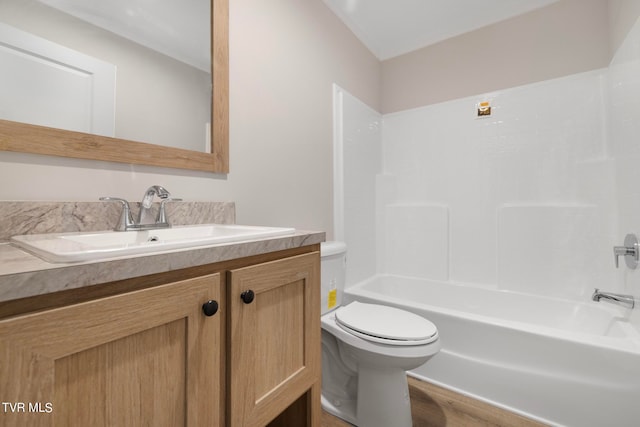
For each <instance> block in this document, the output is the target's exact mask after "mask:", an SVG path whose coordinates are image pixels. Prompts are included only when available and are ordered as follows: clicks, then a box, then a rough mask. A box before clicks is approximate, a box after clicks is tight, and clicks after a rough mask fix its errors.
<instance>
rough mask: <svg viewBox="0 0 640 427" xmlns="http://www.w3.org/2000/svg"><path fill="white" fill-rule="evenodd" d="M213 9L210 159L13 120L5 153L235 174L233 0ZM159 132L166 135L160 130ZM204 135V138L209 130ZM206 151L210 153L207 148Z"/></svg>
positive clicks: (1, 123)
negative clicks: (231, 142)
mask: <svg viewBox="0 0 640 427" xmlns="http://www.w3.org/2000/svg"><path fill="white" fill-rule="evenodd" d="M4 3H5V4H4V5H3V6H2V7H6V5H7V4H8V3H11V2H4ZM14 3H16V4H19V3H26V4H28V3H29V2H24V0H22V2H20V1H16V2H14ZM31 3H34V1H31ZM128 3H130V2H128ZM210 7H211V45H210V46H211V47H210V49H209V50H210V51H211V74H210V76H211V77H210V79H211V82H210V83H211V86H210V87H207V91H208V90H209V89H210V90H211V97H210V98H211V99H210V103H211V110H210V120H209V122H210V123H211V126H210V144H211V145H210V146H211V152H210V153H207V152H204V150H201V151H198V150H197V148H196V149H194V148H193V147H191V148H184V147H171V146H163V145H159V144H158V141H157V140H158V139H160V138H151V139H152V140H144V141H145V142H142V141H143V139H139V138H137V137H135V136H125V137H120V136H119V135H118V133H117V132H116V136H115V137H113V136H104V135H98V134H92V133H89V132H79V131H75V130H63V129H59V128H57V126H55V125H46V126H43V125H35V124H28V123H23V122H20V121H14V120H7V117H4V118H3V119H0V150H5V151H17V152H25V153H35V154H45V155H54V156H63V157H72V158H80V159H92V160H102V161H114V162H122V163H132V164H142V165H150V166H161V167H171V168H181V169H189V170H199V171H207V172H214V173H227V172H228V170H229V160H228V153H229V151H228V0H211V6H210ZM14 12H15V11H14ZM21 13H22V14H23V15H25V16H27V15H29V13H30V10H29V8H28V7H27V8H25V9H24V10H23V11H22V12H21ZM4 16H8V14H4ZM0 47H2V46H1V45H0ZM207 78H208V77H207ZM206 83H209V82H206ZM207 114H209V112H207ZM154 119H155V120H156V122H155V124H156V126H157V127H158V128H160V125H162V124H164V122H166V121H170V120H164V119H161V118H159V117H155V116H154V115H151V116H150V120H149V122H150V123H151V125H153V124H154ZM205 119H206V117H205ZM107 121H108V120H107ZM158 131H159V132H162V131H161V130H160V129H159V130H158ZM199 131H200V134H201V135H204V134H205V129H204V126H203V127H202V129H199ZM102 133H105V132H102ZM106 133H107V134H108V132H106ZM165 133H166V132H165ZM172 139H174V140H175V139H181V138H176V137H174V138H172ZM191 139H193V138H191ZM203 139H204V138H203ZM202 148H203V149H204V146H203V147H202Z"/></svg>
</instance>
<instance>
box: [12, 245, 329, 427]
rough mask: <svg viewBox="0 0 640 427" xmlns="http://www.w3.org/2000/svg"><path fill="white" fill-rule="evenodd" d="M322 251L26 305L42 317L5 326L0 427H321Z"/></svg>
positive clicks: (21, 317) (23, 317)
mask: <svg viewBox="0 0 640 427" xmlns="http://www.w3.org/2000/svg"><path fill="white" fill-rule="evenodd" d="M318 249H319V248H318V247H317V245H316V246H309V247H305V248H300V249H295V250H288V251H283V252H281V253H275V254H266V255H260V256H255V257H251V258H245V259H238V260H232V261H228V262H223V263H217V264H211V265H208V266H201V267H197V268H193V269H189V270H183V271H179V272H175V271H174V272H169V273H163V274H160V275H154V276H148V277H146V278H138V279H132V280H131V281H125V282H122V283H115V284H107V285H104V286H96V287H93V288H95V289H94V290H88V291H85V292H89V295H90V296H89V297H87V296H86V295H84V296H83V297H82V298H79V297H78V295H76V294H75V293H74V292H73V291H70V292H69V293H68V294H64V295H62V297H61V296H58V297H52V299H56V298H58V299H59V302H58V303H57V307H56V308H50V307H51V302H50V301H49V300H48V298H47V297H48V296H46V295H45V296H42V297H37V298H35V299H34V300H33V301H28V303H30V304H25V302H24V301H23V302H20V303H17V306H18V307H20V308H23V307H24V306H26V305H30V306H31V307H32V308H31V309H29V310H22V311H24V314H17V315H11V316H7V315H5V318H4V320H0V401H2V403H1V404H2V407H0V425H2V426H24V425H30V426H31V425H33V426H64V427H70V426H89V425H90V426H145V425H146V426H154V427H156V426H168V427H169V426H170V427H175V426H181V425H184V426H193V427H204V426H212V427H218V426H220V427H221V426H225V425H226V426H229V427H250V426H269V427H277V426H295V427H298V426H300V427H302V426H310V427H319V426H320V377H321V374H320V369H321V361H320V313H319V310H320V302H319V298H320V283H319V280H320V272H319V271H320V270H319V269H320V256H319V252H318V251H317V250H318ZM178 278H186V279H185V280H178ZM168 282H169V283H168ZM110 287H112V290H109V288H110ZM132 288H133V289H137V290H133V291H132V290H131V289H132ZM247 291H251V293H249V292H247ZM95 292H98V295H96V294H95ZM104 292H110V293H109V294H106V295H100V293H104ZM250 294H251V295H252V298H250V297H249V296H248V295H250ZM79 300H82V301H84V302H78V301H79ZM209 300H214V301H216V302H218V304H219V309H218V310H217V311H216V312H215V314H213V313H211V312H210V311H209V312H208V313H207V314H211V315H207V314H205V311H208V310H211V308H212V305H208V306H207V307H206V308H207V310H205V307H203V305H204V304H205V303H207V302H208V301H209ZM60 301H62V302H60ZM71 301H73V303H71ZM39 306H40V307H39ZM38 310H39V311H38ZM9 311H11V310H9ZM14 311H20V310H18V309H15V310H14ZM211 311H213V310H211ZM5 313H6V311H5ZM9 403H10V404H11V405H9Z"/></svg>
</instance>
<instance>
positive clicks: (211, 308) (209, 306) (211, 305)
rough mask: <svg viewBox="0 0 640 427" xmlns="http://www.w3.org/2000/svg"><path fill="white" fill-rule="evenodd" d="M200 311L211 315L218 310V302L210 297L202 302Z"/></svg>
mask: <svg viewBox="0 0 640 427" xmlns="http://www.w3.org/2000/svg"><path fill="white" fill-rule="evenodd" d="M202 312H203V313H204V315H205V316H207V317H211V316H213V315H214V314H216V313H217V312H218V302H217V301H214V300H212V299H210V300H209V301H207V302H205V303H204V304H202Z"/></svg>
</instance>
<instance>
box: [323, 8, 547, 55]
mask: <svg viewBox="0 0 640 427" xmlns="http://www.w3.org/2000/svg"><path fill="white" fill-rule="evenodd" d="M323 1H324V2H325V3H326V5H327V6H328V7H329V8H330V9H331V10H333V12H334V13H335V14H336V15H338V17H339V18H340V19H341V20H342V21H343V22H344V23H345V24H346V25H347V26H348V27H349V28H350V29H351V31H352V32H353V33H354V34H355V35H356V37H358V38H359V39H360V40H361V41H362V42H363V43H364V44H365V46H367V48H368V49H369V50H370V51H371V52H372V53H373V54H374V55H375V56H377V57H378V59H380V60H385V59H389V58H392V57H394V56H398V55H402V54H404V53H408V52H411V51H413V50H416V49H420V48H423V47H425V46H429V45H431V44H434V43H438V42H440V41H443V40H446V39H448V38H451V37H455V36H458V35H460V34H464V33H467V32H470V31H473V30H477V29H479V28H482V27H485V26H487V25H491V24H495V23H496V22H499V21H503V20H505V19H509V18H512V17H514V16H517V15H521V14H524V13H527V12H530V11H532V10H534V9H538V8H541V7H544V6H547V5H549V4H551V3H555V2H556V1H558V0H323Z"/></svg>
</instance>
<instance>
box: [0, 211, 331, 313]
mask: <svg viewBox="0 0 640 427" xmlns="http://www.w3.org/2000/svg"><path fill="white" fill-rule="evenodd" d="M130 204H131V207H132V209H133V210H134V211H135V210H136V209H137V208H138V207H139V203H130ZM156 209H157V207H156ZM120 210H121V208H120V207H119V206H118V204H117V203H104V202H38V201H36V202H23V201H0V218H3V221H1V222H0V304H1V303H2V302H6V301H11V300H15V299H19V298H25V297H31V296H36V295H45V294H49V293H53V292H58V291H62V290H67V289H77V288H81V287H85V286H92V285H98V284H102V283H109V282H114V281H118V280H125V279H131V278H133V277H140V276H146V275H149V274H155V273H164V272H168V271H172V270H179V269H182V268H189V267H196V266H200V265H207V264H213V263H216V262H221V261H228V260H232V259H238V258H245V257H249V256H253V255H261V254H266V253H269V252H276V251H280V250H285V249H293V248H298V247H302V246H308V245H313V244H318V243H320V242H323V241H324V240H325V233H324V232H315V231H300V230H297V231H296V232H295V234H293V235H288V236H280V237H274V238H265V239H256V240H247V241H242V242H232V243H227V244H218V245H210V246H200V247H195V248H190V249H178V250H172V251H164V252H155V253H149V254H141V255H135V256H127V257H120V258H109V259H103V260H94V261H87V262H77V263H49V262H46V261H44V260H42V259H41V258H38V257H36V256H34V255H32V254H30V253H28V252H25V251H23V250H22V249H20V248H18V247H17V246H13V245H12V244H11V243H9V239H10V237H11V236H13V235H23V234H41V233H60V232H78V231H80V232H86V231H104V230H109V229H112V227H113V225H114V224H116V222H117V220H118V218H119V216H120ZM134 214H135V212H134ZM167 215H169V218H170V220H171V223H172V224H173V225H191V224H235V203H233V202H196V201H191V202H169V203H167ZM256 225H259V224H256Z"/></svg>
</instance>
